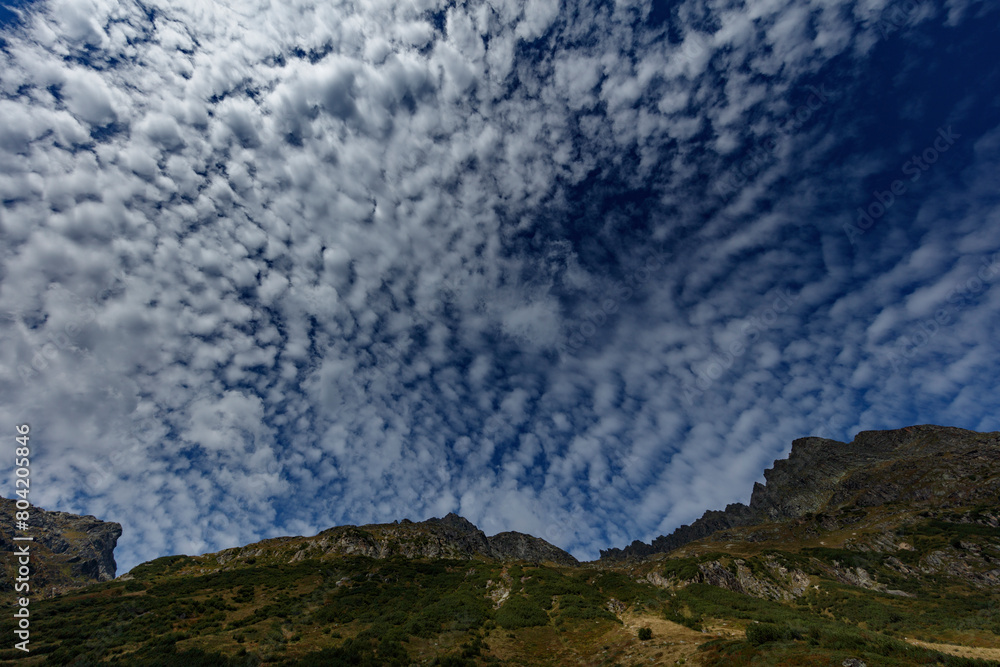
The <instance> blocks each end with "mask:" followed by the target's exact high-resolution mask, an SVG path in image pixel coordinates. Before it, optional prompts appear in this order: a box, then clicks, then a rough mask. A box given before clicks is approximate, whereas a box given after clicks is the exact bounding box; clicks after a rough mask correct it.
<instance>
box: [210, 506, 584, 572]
mask: <svg viewBox="0 0 1000 667" xmlns="http://www.w3.org/2000/svg"><path fill="white" fill-rule="evenodd" d="M351 554H356V555H363V556H368V557H370V558H391V557H394V556H402V557H405V558H454V559H470V558H486V559H495V560H527V561H533V562H538V563H542V562H554V563H558V564H560V565H574V564H577V562H578V561H577V560H576V559H575V558H573V556H571V555H570V554H568V553H566V552H565V551H563V550H562V549H560V548H558V547H556V546H553V545H552V544H549V543H548V542H546V541H545V540H543V539H540V538H537V537H533V536H531V535H525V534H523V533H516V532H506V533H500V534H498V535H494V536H493V537H487V536H486V533H484V532H483V531H481V530H480V529H479V528H477V527H476V525H475V524H474V523H472V522H471V521H469V520H468V519H466V518H464V517H461V516H459V515H458V514H455V513H450V514H448V515H447V516H445V517H444V518H443V519H442V518H431V519H427V520H425V521H420V522H413V521H410V520H408V519H403V520H402V521H398V522H394V523H376V524H368V525H364V526H337V527H334V528H330V529H328V530H324V531H323V532H321V533H320V534H319V535H316V536H314V537H283V538H274V539H271V540H264V541H263V542H258V543H256V544H251V545H248V546H245V547H239V548H236V549H227V550H225V551H222V552H219V553H218V554H215V560H216V561H217V562H218V563H219V564H220V565H227V564H228V563H230V562H232V561H235V562H237V563H238V562H240V561H247V562H249V563H251V564H252V563H261V562H271V561H274V562H289V561H291V562H294V561H297V560H301V559H304V558H323V557H325V556H335V555H351ZM262 558H263V559H264V561H262V560H261V559H262Z"/></svg>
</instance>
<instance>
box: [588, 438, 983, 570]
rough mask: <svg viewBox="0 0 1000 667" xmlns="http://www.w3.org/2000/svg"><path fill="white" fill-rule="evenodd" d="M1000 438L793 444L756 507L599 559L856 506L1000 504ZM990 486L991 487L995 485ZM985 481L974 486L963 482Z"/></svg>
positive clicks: (733, 509) (755, 498) (738, 508)
mask: <svg viewBox="0 0 1000 667" xmlns="http://www.w3.org/2000/svg"><path fill="white" fill-rule="evenodd" d="M998 461H1000V434H998V433H977V432H975V431H966V430H964V429H960V428H951V427H944V426H932V425H925V426H911V427H908V428H903V429H896V430H891V431H862V432H861V433H858V435H857V436H856V437H855V438H854V440H853V441H852V442H850V443H844V442H838V441H836V440H827V439H825V438H800V439H798V440H795V441H794V442H792V450H791V453H790V454H789V455H788V458H787V459H779V460H777V461H775V462H774V467H772V468H770V469H768V470H766V471H764V479H765V481H766V483H765V484H760V483H755V484H754V489H753V494H752V495H751V497H750V504H749V505H744V504H742V503H735V504H732V505H729V506H727V507H726V509H725V510H724V511H717V510H715V511H709V512H705V514H704V516H702V517H701V518H700V519H698V520H697V521H695V522H694V523H693V524H691V525H690V526H688V525H684V526H681V527H680V528H678V529H677V530H675V531H674V532H673V533H671V534H670V535H664V536H660V537H658V538H656V539H655V540H653V542H652V544H645V543H643V542H639V541H638V540H637V541H635V542H633V543H632V544H631V545H629V546H627V547H625V548H624V549H608V550H604V551H601V559H602V560H605V559H606V560H621V559H627V558H642V557H645V556H649V555H651V554H654V553H665V552H668V551H672V550H674V549H677V548H679V547H681V546H683V545H685V544H687V543H689V542H692V541H694V540H698V539H701V538H703V537H707V536H709V535H711V534H713V533H716V532H718V531H721V530H725V529H727V528H736V527H741V526H754V525H757V524H766V523H769V522H779V521H784V520H788V519H795V518H799V517H802V516H804V515H806V514H808V513H816V512H822V511H824V510H830V509H836V508H839V507H843V506H846V505H850V504H855V505H857V506H860V507H871V506H874V505H884V504H888V503H897V502H901V503H907V504H910V505H912V506H914V507H919V506H933V507H949V506H957V505H961V504H965V503H975V502H987V501H988V502H996V500H997V498H998V497H1000V478H997V476H996V473H997V468H998V463H997V462H998ZM991 478H992V479H991ZM969 479H979V480H983V481H982V482H981V483H979V484H969V483H967V482H965V481H964V480H969Z"/></svg>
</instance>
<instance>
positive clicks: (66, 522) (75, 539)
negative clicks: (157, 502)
mask: <svg viewBox="0 0 1000 667" xmlns="http://www.w3.org/2000/svg"><path fill="white" fill-rule="evenodd" d="M16 511H17V504H16V501H14V500H10V499H8V498H0V549H2V550H3V551H4V552H7V553H10V552H13V551H14V549H15V542H14V540H13V537H14V533H13V531H12V530H11V528H12V527H13V526H14V513H15V512H16ZM30 513H31V518H30V521H29V525H30V528H29V530H28V531H27V532H25V533H24V534H25V535H30V536H31V537H33V538H34V540H33V541H32V542H30V544H31V567H32V573H31V582H30V583H31V587H32V595H33V596H35V595H43V594H44V595H45V596H46V597H49V596H51V595H52V594H53V593H61V592H64V591H67V590H71V589H73V588H79V587H81V586H86V585H87V584H92V583H96V582H100V581H110V580H111V579H114V578H115V572H116V570H117V564H116V563H115V546H116V545H117V544H118V538H119V537H121V534H122V527H121V525H120V524H117V523H114V522H110V521H101V520H100V519H97V518H96V517H93V516H89V515H88V516H79V515H77V514H70V513H68V512H56V511H47V510H44V509H41V508H39V507H34V506H32V507H31V509H30ZM18 534H20V533H18ZM20 544H24V543H23V542H22V543H20ZM4 567H5V568H7V570H8V574H10V573H11V572H13V570H12V569H11V568H13V564H12V559H8V562H5V563H4ZM12 581H13V577H5V578H4V582H3V584H0V591H2V592H3V594H4V595H12V594H13V585H12V584H11V582H12Z"/></svg>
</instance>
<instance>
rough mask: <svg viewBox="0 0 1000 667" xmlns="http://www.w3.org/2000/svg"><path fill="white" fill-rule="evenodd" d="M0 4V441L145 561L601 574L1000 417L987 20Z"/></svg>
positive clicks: (478, 8) (874, 9)
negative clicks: (840, 472) (13, 12)
mask: <svg viewBox="0 0 1000 667" xmlns="http://www.w3.org/2000/svg"><path fill="white" fill-rule="evenodd" d="M0 18H2V19H3V21H4V23H3V28H2V30H3V35H2V37H3V42H2V45H3V48H2V54H0V58H2V62H0V118H3V119H4V120H3V122H2V123H0V201H2V206H0V340H2V345H0V417H2V419H0V421H2V423H4V424H8V428H9V429H10V431H11V433H12V435H13V425H14V424H17V423H23V422H29V423H30V424H31V425H32V432H33V434H34V436H35V439H34V440H33V442H34V444H35V452H34V458H33V463H32V465H33V468H32V497H33V500H34V502H35V503H36V504H37V505H39V506H42V507H46V508H49V509H59V510H64V511H72V512H83V513H87V514H94V515H96V516H98V517H100V518H104V519H108V520H114V521H118V522H120V523H122V524H123V526H124V529H125V533H124V535H123V537H122V539H121V540H120V542H119V548H118V552H117V553H118V561H119V565H120V571H125V570H127V569H128V568H130V567H132V566H133V565H135V564H137V563H138V562H141V561H143V560H147V559H150V558H154V557H157V556H160V555H164V554H168V553H192V554H193V553H203V552H206V551H213V550H218V549H222V548H226V547H230V546H234V545H238V544H245V543H248V542H251V541H254V540H257V539H261V538H264V537H271V536H275V535H283V534H313V533H315V532H317V531H319V530H322V529H325V528H327V527H329V526H331V525H336V524H344V523H366V522H374V521H391V520H393V519H397V518H404V517H408V518H410V519H413V520H420V519H424V518H427V517H430V516H443V515H444V514H446V513H448V512H450V511H455V512H458V513H460V514H462V515H463V516H465V517H467V518H468V519H470V520H472V521H473V522H475V523H476V524H477V525H479V526H480V527H481V528H483V529H484V530H485V531H486V532H487V533H489V534H493V533H495V532H499V531H502V530H520V531H525V532H529V533H532V534H534V535H538V536H540V537H543V538H545V539H548V540H549V541H551V542H553V543H554V544H556V545H558V546H561V547H563V548H566V549H568V550H569V551H571V552H572V553H573V554H574V555H576V556H577V557H579V558H582V559H590V558H594V557H596V556H597V552H598V549H600V548H606V547H609V546H622V545H624V544H627V543H629V542H631V541H632V540H633V539H644V540H649V539H651V538H653V537H656V536H657V535H659V534H662V533H666V532H669V531H670V530H672V529H673V528H674V527H676V526H677V525H679V524H681V523H688V522H690V521H692V520H693V519H695V518H697V517H698V516H700V515H701V513H702V512H703V511H704V510H706V509H713V508H715V509H718V508H722V507H723V506H724V505H725V504H727V503H729V502H734V501H746V500H748V499H749V494H750V491H751V488H752V484H753V482H754V481H756V480H761V479H762V471H763V470H764V469H765V468H766V467H769V466H770V464H771V462H772V461H773V460H774V459H775V458H778V457H781V456H784V455H785V454H786V453H787V451H788V449H789V448H790V444H791V441H792V440H793V439H794V438H797V437H802V436H807V435H818V436H825V437H830V438H835V439H841V440H844V439H851V438H852V437H853V436H854V434H855V433H857V432H858V431H859V430H865V429H878V428H894V427H899V426H905V425H909V424H914V423H938V424H946V425H953V426H960V427H965V428H971V429H977V430H997V429H998V428H1000V426H998V419H997V416H996V415H997V407H998V399H997V394H996V380H995V378H996V377H997V374H998V366H1000V364H998V362H1000V357H998V354H997V346H996V343H995V341H994V336H993V332H994V330H996V329H997V328H998V324H1000V322H998V319H1000V317H998V315H1000V290H998V289H996V288H995V285H996V283H997V282H998V281H1000V192H998V187H997V174H998V173H1000V66H998V63H1000V43H998V41H997V40H996V38H995V35H996V34H997V29H998V27H1000V10H998V8H997V6H996V5H995V4H994V3H988V2H974V1H971V0H953V1H949V2H917V1H912V2H911V1H909V0H894V1H888V2H885V1H878V0H874V1H869V2H840V1H838V0H833V1H830V0H827V1H824V2H794V3H789V2H782V1H781V0H776V1H768V2H728V1H725V2H723V1H719V2H701V1H698V2H675V3H669V4H664V5H657V6H656V7H655V8H654V7H652V6H651V5H650V4H649V3H641V2H628V1H623V2H618V3H607V2H604V3H588V2H575V3H574V2H563V3H555V2H542V1H537V0H528V1H527V2H516V1H514V0H508V1H502V2H492V3H469V4H455V3H442V2H436V1H435V0H414V1H413V2H407V3H390V2H373V3H361V4H359V5H358V6H355V5H354V4H352V3H330V2H322V3H319V2H312V1H311V0H296V1H294V2H286V3H269V2H240V3H225V2H215V3H203V2H193V1H186V0H170V1H167V0H156V1H153V2H145V3H143V4H142V5H138V4H134V3H131V2H127V1H126V2H111V1H110V0H51V1H41V0H40V1H38V2H34V3H31V4H29V5H26V6H24V7H22V9H21V10H20V14H19V16H18V17H17V18H16V19H11V18H10V16H6V18H4V17H0ZM12 462H13V461H12V460H11V461H4V462H3V465H4V466H7V467H9V466H10V465H11V464H12ZM12 492H13V490H12V489H11V491H10V492H9V493H12Z"/></svg>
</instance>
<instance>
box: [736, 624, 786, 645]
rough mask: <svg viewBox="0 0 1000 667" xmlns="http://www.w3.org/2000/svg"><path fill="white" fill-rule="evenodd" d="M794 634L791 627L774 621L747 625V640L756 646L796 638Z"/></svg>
mask: <svg viewBox="0 0 1000 667" xmlns="http://www.w3.org/2000/svg"><path fill="white" fill-rule="evenodd" d="M794 634H795V633H793V632H792V630H791V628H788V627H782V626H780V625H775V624H774V623H751V624H750V625H748V626H747V641H748V642H750V643H751V644H753V645H754V646H760V645H761V644H766V643H768V642H780V641H785V640H788V639H794Z"/></svg>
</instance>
